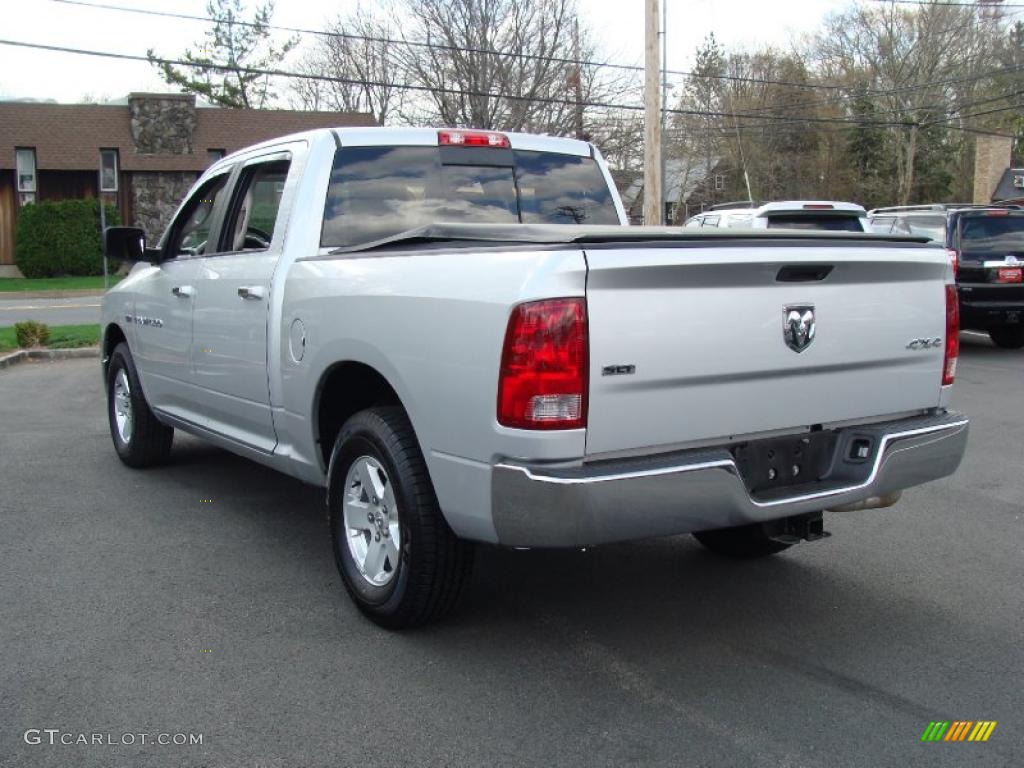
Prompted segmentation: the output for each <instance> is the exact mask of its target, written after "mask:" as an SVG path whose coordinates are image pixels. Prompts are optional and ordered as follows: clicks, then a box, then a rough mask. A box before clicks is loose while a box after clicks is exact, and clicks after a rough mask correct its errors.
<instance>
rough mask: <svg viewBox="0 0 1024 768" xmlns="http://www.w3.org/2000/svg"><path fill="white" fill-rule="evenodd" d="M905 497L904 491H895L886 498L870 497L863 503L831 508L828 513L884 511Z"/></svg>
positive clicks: (862, 501) (863, 500) (857, 502)
mask: <svg viewBox="0 0 1024 768" xmlns="http://www.w3.org/2000/svg"><path fill="white" fill-rule="evenodd" d="M902 495H903V491H895V492H894V493H887V494H886V495H885V496H869V497H868V498H866V499H862V500H861V501H855V502H853V503H852V504H843V505H841V506H838V507H829V508H828V509H827V510H826V511H827V512H857V511H859V510H862V509H884V508H885V507H891V506H892V505H893V504H895V503H896V502H897V501H899V500H900V497H901V496H902Z"/></svg>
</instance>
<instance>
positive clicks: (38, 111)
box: [0, 94, 376, 172]
mask: <svg viewBox="0 0 1024 768" xmlns="http://www.w3.org/2000/svg"><path fill="white" fill-rule="evenodd" d="M154 97H155V98H161V99H167V98H174V96H173V95H170V94H159V95H156V94H154ZM185 98H189V99H190V98H191V97H185ZM195 115H196V128H195V131H194V133H193V135H192V147H193V150H194V151H193V152H192V153H189V154H160V155H149V154H139V153H138V152H136V150H135V142H134V141H133V139H132V133H131V118H130V112H129V108H128V106H126V105H108V104H44V103H25V102H0V168H2V169H8V168H14V149H15V147H34V148H35V150H36V167H37V168H39V169H40V170H95V169H96V167H97V165H98V163H99V159H98V156H97V151H98V150H99V149H100V148H103V149H117V150H119V154H120V162H121V170H123V171H193V172H194V171H202V170H204V169H206V168H207V166H209V164H210V160H209V157H208V155H207V150H210V149H223V150H225V151H226V152H228V153H230V152H234V151H235V150H238V149H242V148H243V147H247V146H250V145H252V144H258V143H259V142H261V141H266V140H268V139H272V138H275V137H277V136H283V135H286V134H290V133H298V132H300V131H306V130H310V129H313V128H333V127H338V126H373V125H376V121H374V119H373V117H372V116H371V115H369V114H367V113H361V112H302V111H299V110H250V109H218V108H210V107H197V108H196V110H195Z"/></svg>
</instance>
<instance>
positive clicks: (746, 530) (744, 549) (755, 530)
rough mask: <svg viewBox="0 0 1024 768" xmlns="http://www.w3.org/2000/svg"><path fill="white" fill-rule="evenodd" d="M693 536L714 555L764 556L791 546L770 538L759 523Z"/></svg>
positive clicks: (737, 556) (698, 533)
mask: <svg viewBox="0 0 1024 768" xmlns="http://www.w3.org/2000/svg"><path fill="white" fill-rule="evenodd" d="M693 536H694V538H695V539H697V541H699V542H700V543H701V544H703V545H704V546H705V547H707V548H708V549H710V550H711V551H712V552H714V553H715V554H716V555H724V556H725V557H735V558H754V557H766V556H767V555H774V554H777V553H779V552H782V551H783V550H786V549H789V548H790V547H791V546H793V545H792V544H784V543H782V542H780V541H773V540H772V539H770V538H769V534H768V532H767V530H765V526H764V525H763V524H761V523H753V524H751V525H739V526H736V527H735V528H719V529H717V530H713V531H698V532H697V533H694V534H693Z"/></svg>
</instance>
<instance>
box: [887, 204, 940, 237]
mask: <svg viewBox="0 0 1024 768" xmlns="http://www.w3.org/2000/svg"><path fill="white" fill-rule="evenodd" d="M950 207H951V206H944V205H907V206H893V207H888V208H875V209H874V210H871V211H868V223H869V225H870V227H871V231H872V232H879V233H881V234H885V235H889V234H899V235H922V236H924V237H927V238H929V239H930V240H934V241H936V242H943V241H944V240H945V237H946V211H947V210H949V209H950Z"/></svg>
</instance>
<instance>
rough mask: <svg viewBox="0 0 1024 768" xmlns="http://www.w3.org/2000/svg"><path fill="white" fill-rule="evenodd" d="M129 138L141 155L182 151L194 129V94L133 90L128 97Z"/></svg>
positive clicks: (189, 149)
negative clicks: (134, 91) (130, 137)
mask: <svg viewBox="0 0 1024 768" xmlns="http://www.w3.org/2000/svg"><path fill="white" fill-rule="evenodd" d="M128 111H129V114H130V117H131V132H132V140H133V141H134V142H135V151H136V152H138V153H139V154H141V155H186V154H189V153H190V152H192V134H193V133H194V132H195V130H196V97H195V96H192V95H187V94H145V93H133V94H131V95H129V97H128Z"/></svg>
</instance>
